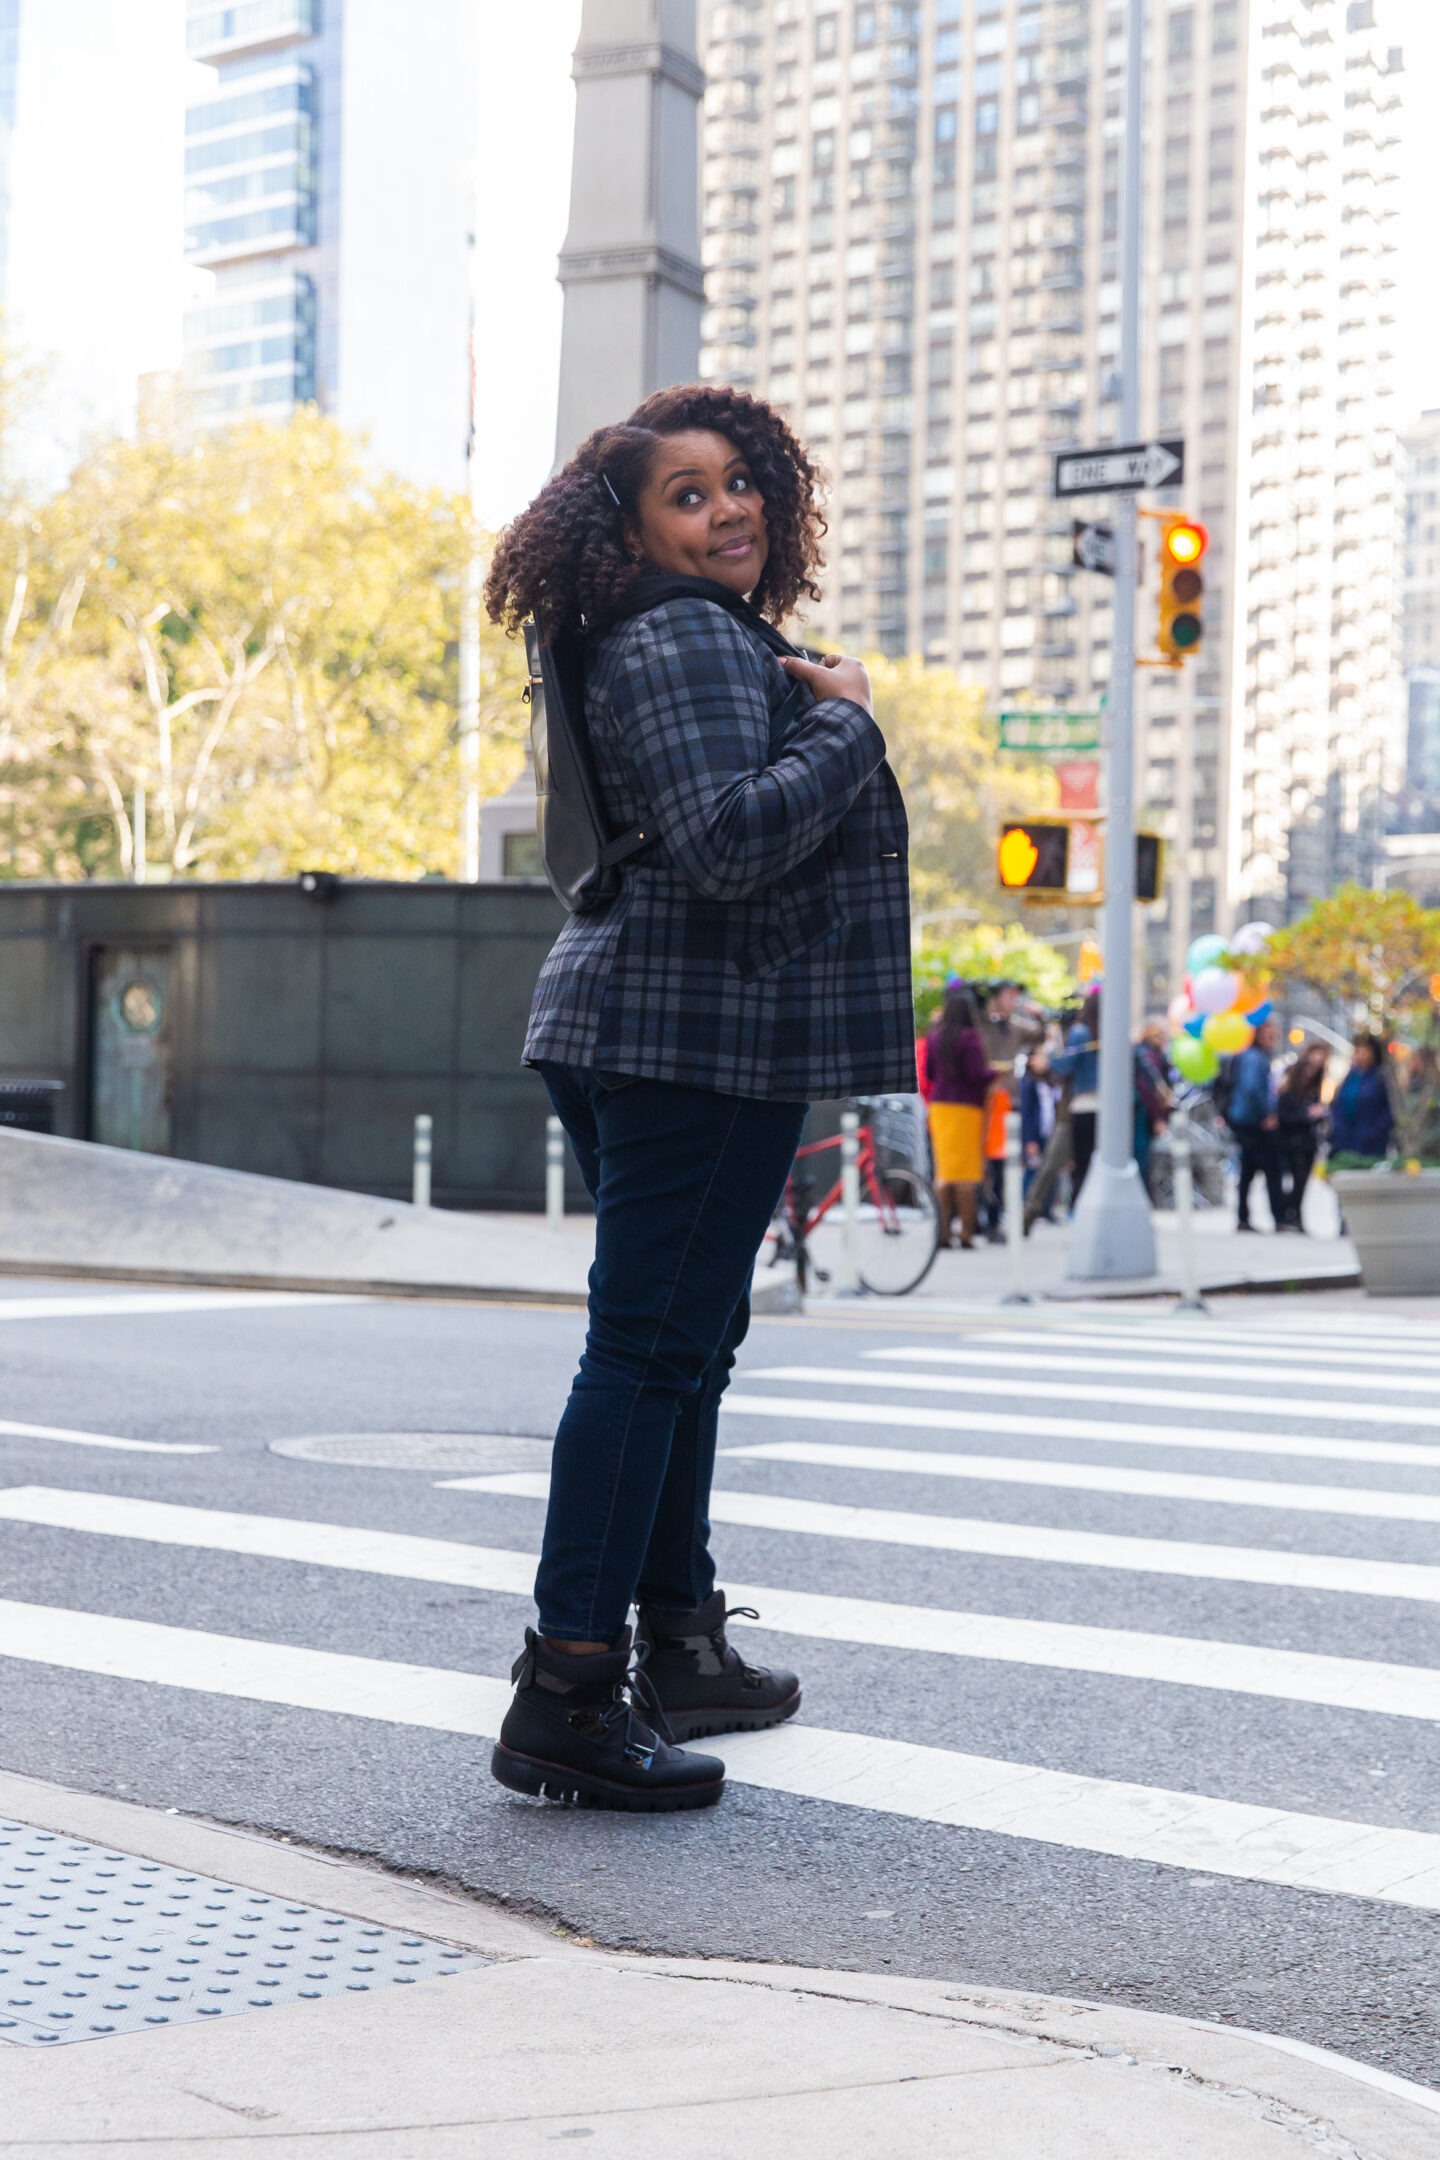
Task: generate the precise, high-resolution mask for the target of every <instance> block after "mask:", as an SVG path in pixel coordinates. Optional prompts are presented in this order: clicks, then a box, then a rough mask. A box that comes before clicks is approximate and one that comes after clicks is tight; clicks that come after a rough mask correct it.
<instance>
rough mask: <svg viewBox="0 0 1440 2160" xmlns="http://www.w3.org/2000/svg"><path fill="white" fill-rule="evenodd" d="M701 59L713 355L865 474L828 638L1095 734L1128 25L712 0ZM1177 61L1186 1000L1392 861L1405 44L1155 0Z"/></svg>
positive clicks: (1153, 411)
mask: <svg viewBox="0 0 1440 2160" xmlns="http://www.w3.org/2000/svg"><path fill="white" fill-rule="evenodd" d="M703 43H704V50H705V64H706V69H707V75H708V78H709V81H708V88H707V92H706V121H705V135H706V140H705V150H704V166H703V183H704V215H705V235H706V237H705V253H706V269H707V312H706V319H705V336H706V345H705V354H704V360H703V363H702V365H703V367H704V369H705V371H706V373H707V374H709V375H711V376H712V377H715V378H724V379H728V380H733V381H736V382H740V383H745V384H748V385H751V386H753V387H754V388H755V389H756V390H757V391H759V392H761V393H762V394H764V395H767V396H770V397H772V398H774V399H775V400H776V401H777V402H778V403H781V404H783V405H784V406H785V407H786V408H787V409H788V411H789V412H790V413H791V414H792V416H793V418H794V420H795V422H796V424H797V426H798V427H799V428H800V429H801V431H802V432H803V433H804V434H805V436H806V437H807V439H808V440H809V441H810V442H811V443H812V444H813V445H814V447H815V449H816V451H817V453H818V455H819V456H820V459H821V461H822V462H823V464H824V465H825V467H826V469H827V471H828V473H829V475H830V477H831V481H832V488H833V507H832V516H831V526H832V531H831V555H830V567H829V571H828V573H827V581H826V591H825V600H824V604H823V607H822V608H821V609H819V610H817V612H816V616H815V627H816V630H817V631H818V632H819V634H821V635H823V636H825V637H827V638H831V639H834V640H837V641H843V642H844V643H846V644H847V645H851V646H856V645H858V646H861V647H868V648H879V649H881V650H883V651H886V652H890V653H899V652H919V653H923V654H924V655H925V656H926V658H927V659H929V660H931V661H932V662H935V663H937V664H945V665H948V666H953V667H954V668H956V669H957V670H958V671H959V673H960V674H961V676H962V677H963V678H965V679H967V680H969V681H971V682H974V683H978V684H981V685H983V686H984V688H985V689H986V691H987V692H988V693H989V695H990V697H991V699H992V700H993V701H994V702H995V703H997V704H998V703H1000V702H1002V701H1009V702H1025V701H1035V702H1039V703H1042V704H1047V703H1048V704H1059V705H1062V706H1063V705H1071V706H1074V705H1085V706H1092V705H1093V704H1094V703H1095V702H1096V701H1097V700H1099V699H1100V698H1101V697H1102V696H1103V695H1104V693H1105V691H1106V688H1107V685H1108V682H1109V666H1110V644H1111V610H1110V593H1109V587H1108V582H1107V581H1106V580H1104V579H1102V578H1099V577H1096V576H1093V575H1091V574H1090V573H1087V572H1082V571H1077V570H1076V569H1075V568H1074V566H1073V564H1072V562H1071V526H1070V516H1071V507H1072V506H1069V505H1067V506H1065V509H1064V513H1063V515H1062V514H1061V511H1060V506H1058V505H1057V504H1055V503H1054V502H1053V501H1052V499H1051V496H1050V474H1051V459H1052V456H1053V454H1054V452H1055V451H1056V450H1057V449H1061V448H1064V447H1066V446H1067V445H1074V444H1077V443H1085V442H1103V441H1105V440H1107V439H1113V438H1114V434H1115V430H1116V427H1117V424H1118V402H1117V401H1118V389H1119V385H1118V380H1117V378H1116V375H1115V372H1114V371H1115V367H1116V363H1117V359H1118V351H1119V321H1118V314H1119V288H1118V261H1117V212H1118V199H1117V198H1118V157H1119V138H1120V129H1121V103H1122V97H1123V88H1124V57H1125V40H1124V18H1123V11H1121V10H1120V9H1119V8H1117V7H1114V6H1109V5H1107V4H1106V0H886V4H883V5H882V4H871V0H843V4H837V0H706V4H705V6H704V9H703ZM1147 46H1148V66H1147V71H1146V82H1145V100H1146V116H1145V131H1146V148H1145V197H1144V253H1145V276H1144V290H1143V329H1142V340H1141V349H1142V364H1143V368H1144V377H1143V380H1142V384H1141V413H1142V425H1143V427H1144V429H1145V430H1146V431H1147V432H1151V431H1156V432H1161V431H1163V432H1164V433H1166V434H1168V435H1183V436H1184V437H1185V439H1186V443H1187V472H1186V478H1185V483H1184V486H1183V488H1180V489H1175V490H1170V491H1168V492H1161V493H1158V494H1155V495H1152V496H1150V497H1148V498H1147V501H1148V502H1149V504H1150V505H1151V506H1153V507H1166V506H1170V507H1178V508H1184V509H1185V510H1187V511H1190V512H1193V513H1198V514H1199V515H1200V516H1201V517H1203V518H1204V519H1205V520H1206V522H1207V523H1208V524H1209V525H1210V527H1211V531H1212V536H1213V537H1212V544H1211V549H1210V554H1209V557H1208V560H1207V566H1206V567H1207V602H1206V639H1205V644H1204V647H1203V650H1202V652H1201V654H1200V655H1199V656H1198V658H1197V659H1196V660H1195V661H1193V662H1191V663H1189V664H1188V665H1187V666H1186V668H1185V670H1184V672H1183V674H1180V675H1173V674H1170V673H1160V672H1158V671H1153V672H1151V671H1147V673H1146V676H1145V678H1144V690H1143V693H1142V696H1141V699H1140V704H1139V727H1138V731H1137V760H1138V770H1137V789H1138V794H1139V798H1140V800H1141V801H1142V802H1143V803H1144V804H1145V805H1146V807H1147V809H1148V811H1149V813H1150V815H1151V817H1152V818H1153V819H1154V820H1155V821H1157V822H1159V823H1160V824H1161V825H1162V826H1163V827H1164V828H1165V829H1166V830H1167V832H1168V834H1169V837H1170V840H1171V849H1170V866H1171V874H1170V880H1169V891H1168V899H1167V905H1166V907H1165V908H1164V909H1163V910H1157V911H1152V913H1151V914H1150V917H1149V920H1148V924H1147V932H1146V935H1147V940H1148V951H1147V972H1148V983H1147V988H1148V989H1149V991H1150V993H1151V995H1152V996H1158V995H1159V994H1160V992H1161V991H1162V990H1163V989H1164V988H1165V987H1166V986H1167V985H1168V984H1169V983H1170V982H1171V981H1172V980H1173V976H1174V972H1175V969H1176V966H1177V963H1178V959H1179V956H1180V954H1181V953H1182V952H1183V950H1184V947H1185V945H1186V944H1187V943H1188V941H1189V939H1190V938H1191V937H1193V936H1195V935H1197V934H1199V933H1200V932H1201V931H1204V930H1208V929H1211V928H1214V927H1220V928H1224V927H1226V926H1227V925H1228V924H1229V923H1231V922H1232V921H1234V920H1235V919H1236V918H1237V917H1242V918H1243V916H1244V915H1247V914H1254V913H1258V912H1264V913H1269V914H1272V915H1275V916H1279V917H1282V918H1283V917H1284V916H1285V915H1287V914H1290V913H1294V912H1298V910H1299V909H1300V908H1301V907H1303V905H1304V904H1305V901H1306V899H1307V898H1308V897H1310V895H1311V894H1312V893H1313V891H1315V890H1317V889H1325V888H1326V886H1327V885H1328V884H1331V883H1334V882H1336V881H1337V879H1338V878H1339V877H1340V876H1343V875H1345V874H1347V873H1349V872H1352V871H1356V870H1358V871H1363V869H1364V864H1365V859H1366V850H1367V848H1369V847H1370V846H1371V844H1372V838H1373V837H1375V836H1378V832H1379V808H1378V795H1379V790H1380V787H1381V785H1382V782H1383V781H1384V779H1385V777H1386V775H1387V773H1389V772H1390V771H1391V770H1392V768H1393V766H1394V764H1395V760H1396V756H1397V745H1398V735H1399V711H1398V701H1397V695H1396V684H1397V656H1396V652H1395V650H1394V641H1393V636H1392V631H1391V616H1392V611H1391V604H1390V578H1391V574H1392V570H1393V554H1392V551H1393V544H1394V486H1393V437H1392V434H1391V428H1392V422H1391V419H1390V416H1389V407H1388V403H1387V388H1388V385H1387V369H1388V365H1389V344H1388V332H1389V322H1388V320H1387V318H1388V316H1389V315H1390V313H1391V312H1392V311H1391V309H1390V307H1389V286H1390V285H1391V284H1392V283H1393V276H1394V266H1393V252H1394V250H1393V241H1392V239H1391V237H1390V234H1391V230H1392V227H1391V224H1390V218H1391V211H1390V200H1391V197H1392V195H1393V188H1394V172H1393V167H1394V151H1395V138H1396V136H1397V134H1398V110H1399V108H1398V81H1399V74H1400V55H1399V54H1398V53H1396V52H1394V51H1393V50H1392V49H1391V48H1390V47H1389V46H1388V44H1387V43H1386V42H1385V38H1384V33H1383V29H1382V28H1381V27H1380V25H1379V22H1378V19H1377V8H1376V6H1374V5H1372V0H1184V4H1180V5H1173V4H1172V5H1166V4H1163V0H1157V4H1152V6H1151V8H1150V10H1149V16H1148V22H1147ZM1077 507H1078V508H1079V509H1080V510H1081V511H1082V512H1084V511H1085V510H1086V509H1087V506H1086V505H1085V504H1083V503H1082V504H1081V505H1079V506H1077ZM1088 509H1089V511H1090V512H1091V513H1093V514H1103V510H1104V505H1103V503H1101V502H1098V501H1097V502H1095V503H1093V504H1091V505H1089V506H1088ZM1141 607H1142V614H1141V622H1142V627H1143V626H1145V625H1147V624H1148V621H1149V613H1148V602H1147V601H1146V600H1145V599H1143V598H1142V603H1141Z"/></svg>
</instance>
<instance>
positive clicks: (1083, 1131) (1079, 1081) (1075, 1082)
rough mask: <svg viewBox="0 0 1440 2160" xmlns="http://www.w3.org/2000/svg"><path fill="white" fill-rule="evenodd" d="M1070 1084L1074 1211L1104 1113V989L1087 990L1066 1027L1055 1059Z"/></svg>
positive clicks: (1071, 1177)
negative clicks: (1102, 1004)
mask: <svg viewBox="0 0 1440 2160" xmlns="http://www.w3.org/2000/svg"><path fill="white" fill-rule="evenodd" d="M1054 1069H1055V1072H1056V1073H1057V1074H1058V1076H1059V1077H1060V1079H1062V1080H1069V1082H1070V1084H1071V1088H1070V1212H1071V1214H1072V1215H1073V1214H1074V1212H1075V1203H1076V1201H1077V1200H1078V1199H1079V1197H1080V1188H1081V1186H1082V1185H1083V1184H1084V1182H1085V1173H1086V1171H1087V1170H1088V1169H1089V1168H1090V1158H1091V1156H1092V1155H1093V1154H1094V1153H1095V1121H1096V1118H1097V1117H1098V1116H1099V1114H1100V992H1099V991H1098V990H1091V991H1089V992H1087V994H1086V998H1085V1002H1084V1004H1083V1005H1082V1006H1081V1007H1080V1014H1079V1018H1078V1019H1076V1020H1075V1021H1073V1022H1072V1023H1071V1025H1070V1027H1069V1028H1068V1029H1067V1031H1066V1035H1065V1048H1064V1050H1063V1051H1062V1052H1061V1054H1060V1056H1059V1057H1057V1058H1056V1059H1055V1060H1054Z"/></svg>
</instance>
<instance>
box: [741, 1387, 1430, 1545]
mask: <svg viewBox="0 0 1440 2160" xmlns="http://www.w3.org/2000/svg"><path fill="white" fill-rule="evenodd" d="M726 1408H727V1409H729V1410H731V1411H733V1412H735V1413H736V1414H737V1415H738V1414H741V1413H744V1414H746V1415H748V1416H752V1417H772V1418H792V1417H798V1418H812V1419H820V1420H821V1421H823V1422H829V1423H835V1424H846V1423H848V1424H863V1425H876V1424H887V1425H911V1426H920V1427H924V1428H929V1429H930V1430H938V1431H942V1432H943V1431H945V1430H946V1429H947V1426H946V1419H945V1413H944V1412H943V1411H936V1412H932V1413H931V1414H930V1415H929V1416H928V1417H927V1416H926V1415H925V1413H924V1412H923V1411H914V1410H905V1411H901V1410H891V1409H887V1410H885V1411H883V1412H879V1413H871V1414H869V1415H862V1414H860V1413H861V1412H862V1411H863V1412H869V1409H870V1406H869V1405H868V1404H863V1405H861V1404H855V1403H834V1404H830V1405H828V1406H826V1405H823V1404H820V1403H814V1404H807V1403H792V1402H787V1401H786V1399H785V1398H784V1397H783V1396H764V1395H747V1396H741V1397H737V1398H736V1399H735V1401H733V1402H727V1404H726ZM827 1408H828V1418H827ZM721 1452H722V1453H723V1454H724V1455H725V1456H726V1457H727V1458H729V1459H732V1460H733V1459H739V1458H745V1459H748V1460H750V1461H754V1462H791V1463H810V1464H813V1465H815V1466H816V1467H819V1468H825V1469H831V1470H883V1471H888V1472H900V1473H902V1474H903V1475H905V1476H910V1477H940V1478H972V1479H979V1480H981V1481H982V1482H986V1483H993V1484H1000V1485H1051V1486H1054V1487H1056V1488H1057V1489H1059V1490H1061V1491H1065V1492H1095V1493H1126V1494H1129V1495H1131V1496H1132V1497H1134V1498H1137V1499H1147V1500H1207V1501H1213V1502H1215V1503H1216V1504H1217V1505H1218V1506H1221V1507H1261V1508H1296V1509H1299V1510H1301V1511H1302V1512H1304V1513H1306V1514H1320V1515H1374V1516H1378V1517H1380V1518H1382V1519H1388V1520H1389V1521H1391V1522H1440V1494H1437V1493H1411V1492H1384V1491H1377V1490H1374V1489H1369V1490H1366V1489H1362V1488H1359V1487H1354V1486H1349V1485H1281V1484H1278V1483H1273V1482H1271V1481H1269V1480H1262V1479H1260V1478H1222V1477H1198V1476H1196V1477H1192V1476H1188V1475H1187V1474H1185V1473H1184V1472H1183V1471H1178V1470H1130V1469H1125V1470H1116V1469H1112V1468H1110V1466H1109V1465H1108V1464H1104V1463H1073V1462H1044V1461H1031V1460H1028V1459H1026V1458H1022V1457H1018V1456H1014V1455H942V1454H941V1453H940V1452H939V1451H938V1450H936V1451H935V1452H933V1453H932V1452H929V1451H927V1450H925V1449H923V1448H878V1447H852V1446H848V1445H845V1444H842V1443H841V1442H839V1441H829V1440H769V1441H761V1442H759V1443H757V1444H756V1445H755V1446H753V1447H727V1448H725V1449H723V1450H722V1451H721Z"/></svg>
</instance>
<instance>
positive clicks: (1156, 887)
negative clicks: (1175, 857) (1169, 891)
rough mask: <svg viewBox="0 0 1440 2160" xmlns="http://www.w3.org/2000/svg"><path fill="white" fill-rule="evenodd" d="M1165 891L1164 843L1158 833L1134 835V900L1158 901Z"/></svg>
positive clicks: (1138, 833)
mask: <svg viewBox="0 0 1440 2160" xmlns="http://www.w3.org/2000/svg"><path fill="white" fill-rule="evenodd" d="M1164 890H1165V842H1164V841H1163V840H1162V839H1161V838H1160V835H1159V834H1158V833H1152V832H1137V833H1136V835H1135V898H1136V899H1137V900H1147V901H1148V900H1159V899H1161V898H1162V897H1163V895H1164Z"/></svg>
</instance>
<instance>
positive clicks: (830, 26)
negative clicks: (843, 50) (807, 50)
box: [815, 15, 840, 60]
mask: <svg viewBox="0 0 1440 2160" xmlns="http://www.w3.org/2000/svg"><path fill="white" fill-rule="evenodd" d="M839 49H840V18H839V16H838V15H818V16H817V17H816V18H815V58H816V59H817V60H830V59H833V58H834V56H835V54H836V53H837V52H838V51H839Z"/></svg>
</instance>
